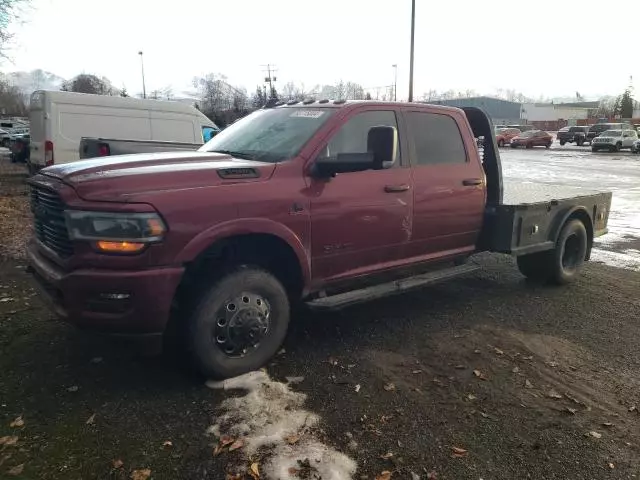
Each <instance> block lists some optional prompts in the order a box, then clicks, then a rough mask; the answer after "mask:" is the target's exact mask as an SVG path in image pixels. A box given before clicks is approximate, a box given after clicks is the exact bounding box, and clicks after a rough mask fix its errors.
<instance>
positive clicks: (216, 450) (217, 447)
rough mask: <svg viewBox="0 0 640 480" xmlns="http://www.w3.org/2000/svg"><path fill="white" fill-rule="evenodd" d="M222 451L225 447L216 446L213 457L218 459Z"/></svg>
mask: <svg viewBox="0 0 640 480" xmlns="http://www.w3.org/2000/svg"><path fill="white" fill-rule="evenodd" d="M222 450H224V447H223V446H221V445H216V446H215V447H213V456H214V457H217V456H218V455H220V454H221V453H222Z"/></svg>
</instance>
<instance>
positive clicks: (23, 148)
mask: <svg viewBox="0 0 640 480" xmlns="http://www.w3.org/2000/svg"><path fill="white" fill-rule="evenodd" d="M30 140H31V138H30V136H29V134H22V135H13V136H12V137H11V144H10V146H9V150H10V151H11V162H12V163H28V162H29V153H30V150H29V144H30Z"/></svg>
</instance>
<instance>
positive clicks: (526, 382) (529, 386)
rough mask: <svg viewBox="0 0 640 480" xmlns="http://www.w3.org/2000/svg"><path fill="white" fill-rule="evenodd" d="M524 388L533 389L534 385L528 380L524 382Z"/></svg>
mask: <svg viewBox="0 0 640 480" xmlns="http://www.w3.org/2000/svg"><path fill="white" fill-rule="evenodd" d="M524 387H525V388H533V383H531V382H530V381H529V379H526V380H525V381H524Z"/></svg>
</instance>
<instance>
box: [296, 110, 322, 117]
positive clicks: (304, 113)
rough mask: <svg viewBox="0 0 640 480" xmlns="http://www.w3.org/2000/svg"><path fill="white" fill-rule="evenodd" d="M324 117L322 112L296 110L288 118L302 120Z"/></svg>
mask: <svg viewBox="0 0 640 480" xmlns="http://www.w3.org/2000/svg"><path fill="white" fill-rule="evenodd" d="M322 115H324V112H322V111H320V110H296V111H295V112H293V113H292V114H291V115H289V116H290V117H302V118H320V117H321V116H322Z"/></svg>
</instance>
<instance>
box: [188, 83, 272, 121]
mask: <svg viewBox="0 0 640 480" xmlns="http://www.w3.org/2000/svg"><path fill="white" fill-rule="evenodd" d="M193 85H194V86H195V87H196V88H197V89H198V96H199V97H200V101H199V102H198V104H199V108H200V110H201V111H202V112H203V113H204V114H205V115H207V116H208V117H209V118H211V119H212V120H213V121H214V122H216V123H217V124H218V125H219V126H225V125H228V124H230V123H233V122H234V121H235V120H237V119H238V118H240V117H242V116H244V115H246V114H247V113H248V110H249V97H248V95H247V91H246V90H245V89H244V88H238V87H234V86H232V85H230V84H229V83H228V82H227V77H225V76H224V75H220V74H213V73H209V74H207V75H205V76H204V77H199V78H194V79H193ZM258 90H259V92H260V95H259V97H256V96H254V98H253V99H252V103H253V107H254V108H259V107H262V106H263V105H264V102H266V98H264V97H266V93H265V94H264V96H263V93H262V90H261V89H260V87H258Z"/></svg>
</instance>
